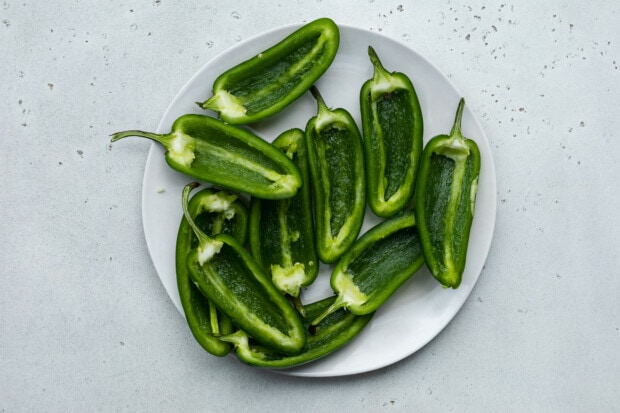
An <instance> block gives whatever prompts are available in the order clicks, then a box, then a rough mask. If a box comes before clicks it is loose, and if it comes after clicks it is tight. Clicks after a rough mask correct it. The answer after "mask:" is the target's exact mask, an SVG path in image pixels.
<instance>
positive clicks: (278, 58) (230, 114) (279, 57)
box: [198, 18, 340, 124]
mask: <svg viewBox="0 0 620 413" xmlns="http://www.w3.org/2000/svg"><path fill="white" fill-rule="evenodd" d="M339 44H340V31H339V29H338V26H337V25H336V24H335V23H334V22H333V21H332V20H331V19H328V18H321V19H317V20H314V21H312V22H310V23H308V24H306V25H304V26H302V27H301V28H300V29H298V30H296V31H295V32H293V33H292V34H291V35H289V36H288V37H286V38H285V39H283V40H282V41H280V42H279V43H277V44H276V45H274V46H273V47H271V48H269V49H267V50H265V51H263V52H262V53H258V54H257V55H256V56H254V57H252V58H251V59H249V60H247V61H244V62H243V63H240V64H239V65H236V66H234V67H232V68H230V69H228V70H227V71H225V72H224V73H222V74H221V75H220V76H218V78H217V79H216V80H215V82H214V84H213V96H212V97H210V98H209V99H207V100H206V101H205V102H203V103H198V104H199V105H200V106H201V107H202V108H203V109H211V110H213V111H215V112H218V113H219V114H220V117H221V119H223V120H224V121H226V122H228V123H232V124H249V123H254V122H257V121H260V120H263V119H265V118H268V117H270V116H272V115H274V114H276V113H278V112H280V111H281V110H282V109H284V108H285V107H286V106H288V105H290V104H291V103H292V102H293V101H295V100H296V99H298V98H299V97H300V96H301V95H302V94H303V93H304V92H306V91H307V90H308V88H310V86H312V85H313V84H314V82H316V80H317V79H318V78H319V77H320V76H321V75H323V73H325V71H326V70H327V69H328V68H329V66H330V65H331V63H332V61H333V60H334V58H335V56H336V52H337V51H338V46H339Z"/></svg>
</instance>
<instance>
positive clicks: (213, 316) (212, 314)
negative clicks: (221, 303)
mask: <svg viewBox="0 0 620 413" xmlns="http://www.w3.org/2000/svg"><path fill="white" fill-rule="evenodd" d="M209 322H210V323H211V333H212V334H213V335H214V336H215V337H217V336H219V335H220V322H219V321H218V319H217V307H215V304H213V303H212V302H211V300H209Z"/></svg>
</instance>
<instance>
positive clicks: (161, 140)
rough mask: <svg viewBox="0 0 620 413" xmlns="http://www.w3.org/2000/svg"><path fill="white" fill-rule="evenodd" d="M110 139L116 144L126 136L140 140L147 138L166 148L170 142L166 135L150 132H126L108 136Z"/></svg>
mask: <svg viewBox="0 0 620 413" xmlns="http://www.w3.org/2000/svg"><path fill="white" fill-rule="evenodd" d="M110 136H111V137H112V139H111V142H116V141H117V140H119V139H123V138H126V137H128V136H138V137H140V138H148V139H151V140H154V141H155V142H159V143H161V144H162V145H164V146H166V145H167V143H168V141H169V140H170V136H169V135H168V134H165V135H164V134H159V133H152V132H144V131H141V130H128V131H124V132H116V133H113V134H112V135H110Z"/></svg>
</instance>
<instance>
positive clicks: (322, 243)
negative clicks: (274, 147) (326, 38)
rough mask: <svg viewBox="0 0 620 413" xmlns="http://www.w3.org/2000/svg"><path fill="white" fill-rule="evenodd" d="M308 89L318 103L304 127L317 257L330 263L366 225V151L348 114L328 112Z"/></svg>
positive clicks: (347, 247)
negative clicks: (313, 114)
mask: <svg viewBox="0 0 620 413" xmlns="http://www.w3.org/2000/svg"><path fill="white" fill-rule="evenodd" d="M310 90H311V91H312V95H313V96H314V97H315V99H316V100H317V103H318V114H317V116H314V117H313V118H311V119H310V121H308V124H307V125H306V144H307V146H308V159H309V161H310V175H311V181H312V186H313V188H314V200H315V217H316V234H317V241H316V244H317V253H318V255H319V258H320V259H321V261H323V262H325V263H333V262H335V261H336V260H338V258H340V256H341V255H342V254H344V253H345V251H347V250H348V249H349V248H350V247H351V245H353V243H354V242H355V240H356V239H357V236H358V235H359V232H360V230H361V228H362V224H363V221H364V214H365V212H366V177H365V174H364V148H363V143H362V137H361V135H360V132H359V129H358V127H357V125H356V123H355V121H354V120H353V117H352V116H351V114H350V113H349V112H348V111H346V110H345V109H342V108H338V109H334V110H331V109H329V108H328V107H327V105H326V104H325V102H324V100H323V98H322V97H321V94H320V93H319V91H318V89H317V88H316V87H314V86H313V87H312V88H311V89H310Z"/></svg>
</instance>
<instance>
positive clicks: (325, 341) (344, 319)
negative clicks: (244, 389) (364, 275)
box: [220, 297, 374, 368]
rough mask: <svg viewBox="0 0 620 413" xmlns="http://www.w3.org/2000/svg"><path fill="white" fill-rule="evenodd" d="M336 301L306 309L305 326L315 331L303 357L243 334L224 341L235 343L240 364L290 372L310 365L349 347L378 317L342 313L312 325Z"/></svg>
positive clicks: (224, 337)
mask: <svg viewBox="0 0 620 413" xmlns="http://www.w3.org/2000/svg"><path fill="white" fill-rule="evenodd" d="M334 299H335V297H329V298H325V299H323V300H320V301H317V302H314V303H312V304H308V305H306V306H305V313H306V316H305V318H304V324H305V326H306V328H308V329H309V330H312V333H310V334H308V341H307V342H306V345H305V346H304V348H303V349H302V350H301V351H300V352H299V354H294V355H287V354H282V353H279V352H277V351H274V350H272V349H269V348H267V347H264V346H260V345H256V344H255V343H252V342H251V341H250V340H249V339H248V336H247V334H246V333H245V332H243V331H242V330H239V331H237V332H235V333H233V334H230V335H228V336H223V337H220V339H221V340H225V341H227V342H231V343H233V344H234V345H235V347H236V350H235V351H236V354H237V357H238V358H239V360H241V361H242V362H244V363H247V364H249V365H252V366H258V367H267V368H286V367H292V366H297V365H300V364H304V363H308V362H310V361H313V360H316V359H319V358H321V357H323V356H326V355H328V354H330V353H332V352H334V351H336V350H337V349H339V348H341V347H342V346H344V345H345V344H347V343H349V342H350V341H351V340H352V339H353V338H354V337H355V336H357V335H358V334H359V333H360V332H361V331H362V330H363V329H364V327H366V325H367V324H368V323H369V322H370V320H371V319H372V317H373V315H374V313H370V314H366V315H363V316H357V315H355V314H352V313H350V312H348V311H345V310H342V309H341V310H338V311H335V312H333V313H332V314H330V315H329V316H327V317H325V318H324V319H323V320H322V321H321V322H320V323H319V324H318V325H316V326H312V325H310V321H311V320H313V319H314V318H315V317H318V316H319V315H320V314H321V313H322V312H323V311H325V310H326V309H327V308H328V307H329V306H330V305H331V304H332V303H333V302H334Z"/></svg>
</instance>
